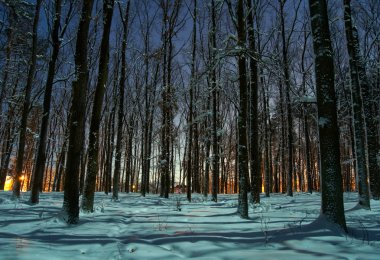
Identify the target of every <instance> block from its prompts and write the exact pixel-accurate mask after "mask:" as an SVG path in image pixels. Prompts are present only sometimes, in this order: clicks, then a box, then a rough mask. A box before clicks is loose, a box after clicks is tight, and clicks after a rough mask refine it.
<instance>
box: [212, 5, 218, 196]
mask: <svg viewBox="0 0 380 260" xmlns="http://www.w3.org/2000/svg"><path fill="white" fill-rule="evenodd" d="M210 44H211V50H210V51H211V55H210V56H211V57H210V58H211V61H210V64H211V96H212V131H211V132H212V134H211V136H212V138H211V139H212V141H211V143H212V153H213V154H212V184H211V196H212V201H215V202H217V201H218V192H219V143H218V133H217V130H218V129H217V128H218V109H217V106H218V100H217V96H218V95H217V93H218V89H217V88H218V84H217V82H216V48H217V46H216V6H215V1H214V0H211V32H210Z"/></svg>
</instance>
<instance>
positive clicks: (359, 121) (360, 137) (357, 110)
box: [343, 0, 371, 209]
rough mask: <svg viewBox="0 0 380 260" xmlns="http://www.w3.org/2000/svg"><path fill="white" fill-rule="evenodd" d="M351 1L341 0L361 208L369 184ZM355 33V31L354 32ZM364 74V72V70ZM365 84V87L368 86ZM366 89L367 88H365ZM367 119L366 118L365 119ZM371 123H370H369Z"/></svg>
mask: <svg viewBox="0 0 380 260" xmlns="http://www.w3.org/2000/svg"><path fill="white" fill-rule="evenodd" d="M350 2H351V1H350V0H343V3H344V22H345V30H346V38H347V49H348V54H349V57H350V58H349V62H350V75H351V93H352V109H353V126H354V135H355V138H354V140H355V151H356V153H355V155H356V156H355V157H356V161H355V162H356V169H357V176H358V191H359V205H360V206H362V207H363V208H366V209H370V208H371V206H370V198H369V184H368V172H367V160H366V156H365V154H366V152H365V146H366V138H365V129H364V127H365V123H364V117H363V99H362V93H361V80H362V79H361V78H360V74H359V66H358V62H360V61H359V59H358V58H359V57H358V55H360V50H359V42H358V39H357V38H356V40H355V39H354V25H353V23H352V17H351V3H350ZM356 33H357V32H356ZM364 76H365V72H364ZM364 84H366V83H365V81H364ZM368 87H369V85H366V86H365V88H368ZM366 91H367V90H366ZM367 121H368V120H367ZM369 124H370V125H371V123H369Z"/></svg>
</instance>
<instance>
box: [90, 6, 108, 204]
mask: <svg viewBox="0 0 380 260" xmlns="http://www.w3.org/2000/svg"><path fill="white" fill-rule="evenodd" d="M114 3H115V1H114V0H103V25H104V26H103V35H102V42H101V45H100V58H99V70H98V80H97V84H96V89H95V96H94V103H93V107H92V117H91V124H90V132H89V144H88V146H89V148H88V165H87V174H86V182H85V186H84V192H83V197H82V211H84V212H92V211H93V210H94V209H93V207H94V193H95V184H96V175H97V173H98V170H99V125H100V120H101V112H102V108H103V97H104V92H105V90H106V85H107V80H108V63H109V37H110V32H111V24H112V16H113V9H114V8H113V7H114ZM109 174H111V172H109Z"/></svg>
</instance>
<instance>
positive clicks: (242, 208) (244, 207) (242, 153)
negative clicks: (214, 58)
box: [236, 0, 248, 219]
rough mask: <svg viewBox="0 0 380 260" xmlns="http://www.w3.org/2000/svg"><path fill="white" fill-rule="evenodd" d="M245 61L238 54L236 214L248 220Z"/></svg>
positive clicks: (241, 31)
mask: <svg viewBox="0 0 380 260" xmlns="http://www.w3.org/2000/svg"><path fill="white" fill-rule="evenodd" d="M236 16H237V33H238V41H237V45H238V47H239V49H240V50H244V49H245V43H246V37H245V34H246V31H245V21H244V7H243V0H239V1H238V3H237V10H236ZM245 63H246V59H245V57H244V53H239V57H238V67H239V92H240V94H239V95H240V100H239V104H240V106H239V115H238V132H239V140H238V157H239V158H238V160H239V162H238V164H239V205H238V214H239V215H240V217H241V218H245V219H246V218H248V201H247V199H248V197H247V193H248V179H247V177H248V142H247V118H248V111H247V110H248V93H247V90H248V85H247V72H246V64H245Z"/></svg>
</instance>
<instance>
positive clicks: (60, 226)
mask: <svg viewBox="0 0 380 260" xmlns="http://www.w3.org/2000/svg"><path fill="white" fill-rule="evenodd" d="M11 195H12V194H11V192H3V191H1V192H0V259H28V260H30V259H70V258H71V259H180V258H196V259H285V258H286V259H294V260H296V259H340V258H344V259H379V257H378V252H380V219H379V213H380V201H374V200H372V201H371V205H372V210H371V211H368V210H364V209H360V208H358V207H355V206H356V205H357V199H358V196H357V194H356V193H345V194H344V199H345V208H346V220H347V225H348V227H349V234H348V235H347V234H345V233H342V232H341V231H340V230H339V229H337V228H336V227H334V226H331V225H329V224H328V223H327V222H326V221H325V220H324V219H323V218H322V217H320V216H319V212H320V210H319V209H320V200H321V198H320V194H319V193H314V194H307V193H295V194H294V197H287V196H285V195H282V194H271V197H269V198H266V197H262V198H261V204H260V205H256V206H255V207H253V206H252V205H251V206H250V209H249V215H250V218H249V219H248V220H245V219H241V218H239V217H238V216H237V214H236V210H237V195H224V194H219V195H218V198H219V202H217V203H215V202H211V201H205V200H204V199H203V197H202V195H199V194H193V202H191V203H189V202H187V200H186V194H175V195H171V198H169V199H163V198H159V197H158V196H157V195H155V194H154V195H148V196H147V197H145V198H144V197H141V196H140V194H137V193H131V194H125V193H121V194H120V201H119V202H114V201H112V200H111V198H112V196H111V194H110V195H105V194H104V193H96V196H95V212H94V213H90V214H82V213H81V215H80V222H79V224H78V225H67V224H66V223H65V222H64V221H62V217H61V215H62V214H61V208H62V201H63V194H62V193H43V194H41V200H40V204H38V205H33V206H32V205H29V204H28V203H27V201H28V199H29V193H23V194H22V197H21V199H20V201H18V202H16V201H12V200H11V199H10V198H11ZM179 209H180V210H179Z"/></svg>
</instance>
